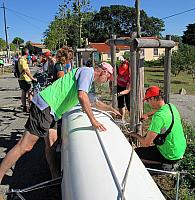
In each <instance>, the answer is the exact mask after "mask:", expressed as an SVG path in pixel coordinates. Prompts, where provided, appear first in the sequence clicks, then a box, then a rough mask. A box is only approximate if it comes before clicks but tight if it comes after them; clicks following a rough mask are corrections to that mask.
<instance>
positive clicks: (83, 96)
mask: <svg viewBox="0 0 195 200" xmlns="http://www.w3.org/2000/svg"><path fill="white" fill-rule="evenodd" d="M112 79H113V68H112V66H111V65H110V64H108V63H105V62H104V63H102V64H101V65H99V66H96V67H95V68H92V67H91V68H89V67H81V68H78V69H77V68H75V69H73V70H72V71H71V72H70V73H68V74H65V75H64V77H62V78H60V79H58V80H56V81H55V82H54V83H53V84H52V85H50V86H48V87H47V88H45V89H44V90H43V91H41V92H40V93H39V94H37V95H36V96H34V97H33V100H32V105H31V108H30V113H29V118H28V120H27V122H26V124H25V129H26V130H25V131H24V134H23V136H22V137H21V139H20V140H19V142H18V143H17V144H16V145H15V146H14V147H13V148H12V149H11V150H10V151H9V152H8V154H7V155H6V156H5V158H4V159H3V161H2V163H1V165H0V182H1V181H2V178H3V176H4V175H5V173H6V172H7V171H8V170H9V169H10V168H11V167H12V166H13V165H14V164H15V163H16V161H17V160H18V159H19V158H20V157H21V156H22V155H24V154H25V153H27V152H29V151H31V150H32V148H33V146H34V145H35V143H36V142H37V141H38V139H39V138H40V137H42V138H47V137H48V132H49V130H50V129H55V124H56V123H55V121H57V120H59V119H61V117H62V116H63V114H64V113H65V112H68V111H69V110H70V109H71V108H73V107H74V106H76V105H77V104H78V103H79V102H80V104H81V106H82V108H83V110H84V111H85V112H86V114H87V116H88V117H89V119H90V122H91V124H92V126H93V127H94V128H96V129H98V130H99V131H105V130H106V128H105V126H104V125H103V124H101V123H100V122H99V121H98V120H96V118H95V117H94V115H93V112H92V109H91V102H90V100H89V97H88V92H89V91H90V88H91V86H92V83H93V81H96V82H97V83H100V84H101V83H105V82H107V81H109V80H112ZM98 106H99V107H102V109H103V110H111V111H112V112H114V113H115V114H116V115H120V113H119V112H118V111H117V110H115V109H114V108H112V107H111V106H108V105H106V104H104V103H103V102H102V103H99V105H98Z"/></svg>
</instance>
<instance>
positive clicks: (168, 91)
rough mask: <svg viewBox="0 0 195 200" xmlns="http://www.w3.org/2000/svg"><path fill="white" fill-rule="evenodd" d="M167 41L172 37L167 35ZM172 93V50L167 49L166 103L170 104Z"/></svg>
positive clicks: (165, 68) (165, 71)
mask: <svg viewBox="0 0 195 200" xmlns="http://www.w3.org/2000/svg"><path fill="white" fill-rule="evenodd" d="M166 39H167V40H171V36H170V35H166ZM170 92H171V48H165V62H164V94H165V102H166V103H169V100H170Z"/></svg>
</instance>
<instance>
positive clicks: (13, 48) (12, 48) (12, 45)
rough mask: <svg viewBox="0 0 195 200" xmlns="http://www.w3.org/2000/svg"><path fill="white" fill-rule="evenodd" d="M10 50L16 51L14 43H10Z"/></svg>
mask: <svg viewBox="0 0 195 200" xmlns="http://www.w3.org/2000/svg"><path fill="white" fill-rule="evenodd" d="M10 50H11V51H16V50H17V46H16V44H13V43H10Z"/></svg>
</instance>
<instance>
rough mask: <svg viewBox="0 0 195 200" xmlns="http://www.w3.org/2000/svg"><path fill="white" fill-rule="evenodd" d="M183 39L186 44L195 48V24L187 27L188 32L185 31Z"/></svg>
mask: <svg viewBox="0 0 195 200" xmlns="http://www.w3.org/2000/svg"><path fill="white" fill-rule="evenodd" d="M182 39H183V40H182V41H183V43H184V44H189V45H193V46H195V23H194V24H189V25H188V26H187V30H186V31H184V35H183V36H182Z"/></svg>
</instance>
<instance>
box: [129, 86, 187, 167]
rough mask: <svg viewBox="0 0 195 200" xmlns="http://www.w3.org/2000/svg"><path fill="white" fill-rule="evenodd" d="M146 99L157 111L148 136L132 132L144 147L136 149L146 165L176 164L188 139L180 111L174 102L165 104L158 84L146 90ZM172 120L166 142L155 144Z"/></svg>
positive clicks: (183, 151)
mask: <svg viewBox="0 0 195 200" xmlns="http://www.w3.org/2000/svg"><path fill="white" fill-rule="evenodd" d="M144 101H147V102H148V103H149V104H150V105H151V106H152V107H153V108H154V109H155V110H157V111H156V112H155V113H154V115H153V117H152V122H151V124H150V127H149V129H148V130H149V132H148V133H147V135H146V137H142V136H140V135H138V134H136V133H132V134H131V136H133V137H135V138H137V139H138V141H139V142H140V143H141V145H142V147H139V148H136V150H135V151H136V153H137V154H138V156H139V157H140V158H141V160H142V161H143V163H144V164H146V165H147V164H159V163H167V164H174V163H176V162H177V161H178V160H179V159H181V158H182V157H183V155H184V153H185V149H186V139H185V136H184V132H183V127H182V123H181V118H180V115H179V112H178V110H177V108H176V107H175V106H174V105H173V104H169V105H170V107H169V105H168V104H165V101H164V98H163V93H162V92H161V90H160V88H159V87H157V86H151V87H149V88H148V89H147V90H146V93H145V98H144ZM171 110H172V112H171ZM172 113H173V116H172ZM172 120H174V121H173V126H172V128H171V131H170V133H169V134H168V135H167V136H166V138H165V142H164V143H163V144H154V140H155V138H156V137H157V136H158V135H159V134H165V133H166V131H167V130H168V129H169V127H170V126H171V123H172Z"/></svg>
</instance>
